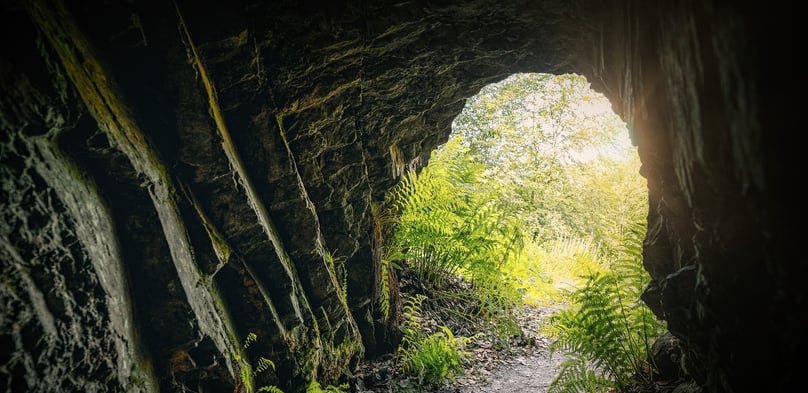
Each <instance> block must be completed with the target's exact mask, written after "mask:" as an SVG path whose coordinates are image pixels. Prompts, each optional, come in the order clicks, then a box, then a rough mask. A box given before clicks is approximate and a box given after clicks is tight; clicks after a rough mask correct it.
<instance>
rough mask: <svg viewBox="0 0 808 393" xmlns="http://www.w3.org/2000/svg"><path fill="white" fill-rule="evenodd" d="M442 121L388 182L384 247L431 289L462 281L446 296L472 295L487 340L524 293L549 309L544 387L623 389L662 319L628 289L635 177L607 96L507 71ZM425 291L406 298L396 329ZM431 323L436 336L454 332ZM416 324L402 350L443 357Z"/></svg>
mask: <svg viewBox="0 0 808 393" xmlns="http://www.w3.org/2000/svg"><path fill="white" fill-rule="evenodd" d="M452 127H453V134H452V136H451V137H450V139H449V141H448V142H447V143H446V144H445V145H444V146H442V147H441V148H439V149H438V150H437V151H435V152H434V153H433V155H432V157H431V159H430V162H429V165H428V166H427V167H426V168H424V169H423V171H421V172H420V173H419V174H415V173H409V174H408V175H406V177H405V179H403V181H402V182H401V184H400V185H399V187H398V188H397V189H396V190H395V192H393V193H392V194H391V197H390V200H389V201H388V202H389V205H390V206H391V207H390V208H391V209H393V210H394V211H395V212H396V214H395V215H396V216H397V217H398V221H397V223H396V226H395V235H394V241H393V242H391V243H392V244H389V245H388V250H387V259H386V260H388V261H394V264H396V265H401V267H402V268H405V269H410V270H411V271H412V272H413V274H414V275H415V276H416V277H417V280H418V282H420V283H422V284H423V285H429V286H431V287H432V288H434V291H435V292H436V293H440V292H441V291H442V289H441V288H448V287H449V286H450V285H449V283H450V282H456V281H457V280H460V281H461V282H462V283H465V284H463V285H460V288H461V290H460V291H459V292H458V290H457V289H454V290H453V291H455V292H453V294H452V295H451V296H449V295H445V296H446V297H452V298H463V299H466V300H467V301H469V299H471V300H470V301H473V302H475V304H476V306H475V307H474V308H473V309H474V310H476V311H475V312H476V313H477V314H476V315H472V316H471V317H472V318H474V319H475V320H476V321H482V323H483V324H484V325H485V326H486V328H485V329H483V330H484V331H485V332H486V334H489V335H491V336H493V337H498V338H499V341H498V342H505V343H507V342H508V340H507V337H509V336H512V335H513V334H515V333H514V332H517V331H519V326H518V324H517V323H516V322H515V319H516V315H518V314H519V312H520V310H523V307H525V306H527V307H552V308H553V309H556V310H558V312H556V313H554V314H553V316H552V317H550V318H548V320H547V321H546V323H545V325H544V327H543V332H544V334H546V335H547V336H549V337H552V338H553V340H554V344H553V346H552V348H551V349H553V350H555V351H558V352H561V353H565V354H567V355H568V359H567V360H565V361H564V363H562V364H561V366H560V367H559V369H558V374H557V376H556V378H555V380H554V382H553V384H552V385H551V389H550V391H557V392H567V391H570V392H571V391H579V390H580V389H584V390H586V391H605V390H608V389H612V388H617V389H623V388H626V387H627V386H629V385H630V384H632V383H637V380H642V379H643V378H645V377H644V376H643V374H642V370H643V369H644V366H645V364H644V362H645V361H646V360H645V359H646V353H647V351H648V347H649V345H650V343H651V342H652V341H651V340H652V339H654V338H655V337H657V336H659V335H660V334H661V333H662V331H663V330H662V325H661V324H660V323H659V322H657V321H656V319H654V317H653V315H652V314H651V313H650V312H649V311H648V309H647V308H646V307H645V306H644V305H643V304H642V303H641V302H640V300H639V297H640V294H641V293H642V291H643V290H644V288H645V285H647V283H648V280H649V277H648V275H647V274H646V272H645V271H644V270H643V269H642V262H641V260H642V259H641V249H642V248H641V245H642V239H643V237H644V234H645V215H646V209H647V205H646V204H647V191H646V184H645V180H644V179H643V178H642V177H640V176H639V165H640V163H639V158H638V157H637V152H636V149H635V148H634V147H633V146H632V144H631V141H630V140H629V132H628V130H627V129H626V126H625V124H624V123H623V121H622V120H621V119H620V118H619V117H618V116H617V115H615V114H614V112H613V111H612V110H611V105H610V104H609V102H608V101H607V100H606V98H605V97H603V96H602V95H601V94H599V93H597V92H595V91H593V90H591V89H590V86H589V83H588V82H587V81H586V79H585V78H583V77H581V76H578V75H559V76H556V75H549V74H517V75H513V76H511V77H509V78H507V79H505V80H504V81H502V82H500V83H497V84H493V85H489V86H487V87H485V88H483V89H482V90H481V91H480V93H479V94H477V95H476V96H474V97H472V98H470V99H468V101H467V103H466V106H465V109H464V110H463V112H462V113H461V114H460V115H459V116H458V117H457V118H456V119H455V121H454V123H453V125H452ZM462 288H465V289H462ZM463 291H466V292H463ZM443 292H444V293H448V292H450V291H449V290H448V289H446V290H443ZM419 296H420V295H419ZM424 301H425V297H418V298H417V302H412V301H411V302H409V303H407V305H406V306H407V307H408V308H407V307H405V311H407V312H405V316H407V315H410V316H411V318H409V317H408V318H407V321H408V322H407V325H406V326H408V328H409V329H410V330H408V331H411V332H412V331H415V326H416V325H417V324H416V325H413V322H412V321H420V308H421V307H422V303H423V302H424ZM416 306H417V307H416ZM434 307H439V305H435V306H434ZM447 308H451V307H447ZM415 311H418V312H415ZM412 315H415V316H414V317H412ZM442 328H445V330H444V331H443V332H438V333H435V334H436V335H437V339H440V340H442V341H440V342H442V343H445V342H450V341H451V342H452V343H455V342H457V343H460V342H465V341H462V340H463V339H464V338H462V337H455V336H454V335H453V333H452V331H451V330H450V329H449V328H448V327H446V326H442ZM419 337H420V336H417V335H411V336H408V337H407V340H405V343H404V344H402V350H401V353H402V354H403V355H402V356H403V358H404V361H406V362H409V363H406V364H410V365H411V366H410V367H411V369H412V370H421V371H419V372H424V371H423V370H429V369H432V367H433V366H430V365H426V364H423V363H418V362H417V361H421V360H422V359H427V358H429V359H440V358H442V357H440V356H435V355H434V354H430V355H429V356H427V355H425V354H424V353H423V351H424V349H423V348H426V344H425V343H426V338H425V337H422V338H419ZM430 337H431V338H430V340H433V341H430V342H434V340H436V338H435V337H436V336H435V335H433V336H430ZM419 340H420V341H419ZM495 341H496V339H495ZM422 346H423V347H422ZM429 347H430V348H436V347H435V345H434V344H433V345H431V346H429ZM438 348H450V349H453V348H455V344H451V345H443V344H442V345H441V346H439V347H438ZM458 350H459V349H458ZM452 353H453V354H455V353H454V352H452ZM455 355H456V354H455ZM453 356H454V355H453ZM445 358H447V359H448V358H452V357H449V356H448V355H447V356H446V357H445ZM457 359H460V358H457ZM413 361H416V363H412V362H413ZM461 363H462V362H460V360H457V361H456V362H454V363H453V367H454V368H446V367H444V366H446V365H445V364H442V363H441V364H439V366H440V367H438V365H434V367H437V368H436V370H441V372H440V373H433V374H435V375H437V376H436V377H434V378H433V379H436V380H438V379H440V378H451V377H452V376H453V375H454V373H456V372H457V373H459V372H462V367H461V366H460V365H461ZM412 364H417V366H412ZM430 375H431V374H430ZM418 377H419V381H422V379H423V377H424V375H419V376H418ZM648 377H649V378H650V376H648Z"/></svg>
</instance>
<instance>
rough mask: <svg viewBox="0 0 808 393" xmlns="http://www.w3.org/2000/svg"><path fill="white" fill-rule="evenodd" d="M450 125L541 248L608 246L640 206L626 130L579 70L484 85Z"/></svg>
mask: <svg viewBox="0 0 808 393" xmlns="http://www.w3.org/2000/svg"><path fill="white" fill-rule="evenodd" d="M452 128H453V130H454V133H455V135H458V136H459V137H461V138H462V139H460V143H461V144H463V146H465V147H467V148H468V149H469V151H470V154H471V156H472V157H473V159H474V160H475V162H478V163H480V164H482V165H484V166H485V168H486V171H485V175H484V177H486V178H488V179H490V180H489V182H491V181H495V182H496V183H497V184H498V187H497V188H498V189H499V190H500V191H499V193H500V199H501V200H502V201H503V203H504V204H507V205H509V206H510V207H509V209H511V210H512V211H518V212H519V216H520V219H521V221H522V225H523V230H524V232H525V233H526V234H529V235H530V237H531V238H532V239H534V240H536V241H537V242H538V243H539V244H542V243H544V242H546V241H550V240H557V239H560V238H563V237H575V238H582V239H583V238H589V237H590V236H594V238H595V241H597V242H605V243H607V244H604V245H603V246H604V251H610V249H608V248H607V247H606V246H610V245H611V244H610V241H611V239H619V231H618V232H615V231H613V230H612V229H613V228H618V227H619V222H620V221H622V222H623V223H624V224H625V223H627V222H631V219H632V218H633V217H630V216H631V214H629V213H630V212H631V211H640V212H641V211H642V206H643V205H642V204H643V203H644V202H645V198H644V195H645V192H644V191H643V187H644V184H643V182H642V179H640V178H639V177H638V176H637V168H638V162H637V159H636V153H634V154H633V156H634V158H633V159H631V158H629V157H631V156H632V154H631V153H632V151H631V148H630V146H629V144H628V141H627V139H626V138H625V135H627V134H628V131H627V130H626V128H625V125H624V123H623V122H622V121H621V120H620V118H619V117H617V116H616V115H615V114H614V113H613V112H612V111H611V108H610V107H609V105H608V101H606V100H605V98H603V97H602V96H600V95H599V94H597V93H595V92H593V91H591V90H590V89H589V84H588V83H587V81H586V79H585V78H583V77H581V76H579V75H557V76H556V75H548V74H517V75H513V76H511V77H510V78H507V79H505V80H504V81H502V82H500V83H497V84H493V85H489V86H486V87H485V88H483V89H482V90H481V91H480V93H479V94H477V95H476V96H474V97H472V98H470V99H469V100H468V101H467V102H466V107H465V108H464V109H463V112H461V114H460V115H459V116H458V117H457V118H456V119H455V121H454V123H453V124H452ZM621 133H622V135H621ZM619 136H623V138H622V139H618V137H619ZM627 158H628V159H627ZM632 209H633V210H632ZM615 224H617V226H615ZM615 234H618V237H616V238H615V237H613V235H615Z"/></svg>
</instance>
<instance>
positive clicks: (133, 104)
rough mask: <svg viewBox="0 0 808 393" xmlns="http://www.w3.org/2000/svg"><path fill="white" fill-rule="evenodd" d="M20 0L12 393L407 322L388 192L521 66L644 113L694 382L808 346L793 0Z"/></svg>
mask: <svg viewBox="0 0 808 393" xmlns="http://www.w3.org/2000/svg"><path fill="white" fill-rule="evenodd" d="M3 9H4V12H3V15H2V17H1V18H2V21H3V23H2V26H3V27H2V28H3V34H2V36H3V40H4V47H6V48H9V49H8V51H9V53H13V54H14V55H13V56H11V57H9V58H5V57H4V59H3V60H2V61H1V62H0V65H2V67H0V81H2V88H3V91H4V93H3V96H2V101H0V108H2V115H3V121H2V128H3V133H2V135H3V139H2V140H0V144H2V146H3V148H2V149H0V157H2V162H3V166H2V170H3V172H2V173H3V175H2V181H3V184H4V187H3V189H2V194H3V198H0V204H2V211H3V212H4V218H3V220H2V232H0V235H2V248H0V250H1V252H2V261H3V265H2V269H3V270H2V272H3V279H4V286H3V287H2V290H0V298H1V299H2V302H3V304H4V308H3V318H2V321H3V322H2V323H0V328H1V329H2V332H1V333H2V337H1V338H0V340H2V343H3V345H2V347H3V356H2V358H1V359H0V362H3V364H2V369H3V370H5V371H3V377H4V379H3V381H5V382H4V383H5V384H6V388H7V389H10V390H17V389H26V388H28V389H33V390H37V389H38V390H46V389H47V388H46V387H47V386H60V387H62V388H63V389H64V390H81V389H85V388H87V386H92V387H93V388H94V389H97V390H99V391H104V390H109V391H116V390H121V389H128V390H144V391H154V390H157V389H158V387H162V389H163V390H167V391H170V390H172V389H177V388H176V386H177V385H180V386H197V385H198V386H203V387H206V388H207V389H214V390H215V389H219V390H221V389H225V388H230V387H232V386H234V385H238V384H240V381H239V379H238V371H237V370H238V369H239V368H243V367H242V363H241V362H242V360H244V359H249V360H250V361H257V360H258V358H259V357H260V356H267V357H269V358H271V360H273V362H275V363H276V365H277V371H276V372H275V373H274V375H269V374H267V375H262V376H258V380H259V382H261V383H267V384H275V383H277V384H280V385H281V386H282V387H284V388H285V389H288V390H287V391H297V390H300V389H301V386H303V385H304V382H305V381H308V380H311V379H319V380H323V381H325V382H327V381H330V380H334V379H335V378H337V377H338V376H339V375H340V374H341V372H342V371H343V370H344V369H346V368H348V367H349V366H350V364H352V363H353V362H355V361H356V359H358V358H359V357H361V356H363V354H364V353H365V352H366V351H367V352H372V351H374V350H375V348H376V347H377V346H379V345H380V344H381V341H383V340H384V337H385V334H384V331H385V329H387V328H389V325H390V324H389V323H385V321H379V320H378V315H377V313H376V312H375V310H376V308H377V306H378V305H376V304H375V303H374V302H375V301H376V299H377V298H378V293H377V292H378V286H377V285H375V284H376V283H377V282H378V281H379V279H380V277H379V274H378V269H377V266H378V261H375V262H374V255H375V254H374V246H378V244H379V242H380V241H383V238H382V237H380V235H381V234H382V233H383V232H381V231H377V230H374V212H373V205H374V202H375V201H379V200H380V198H381V197H382V196H383V195H384V192H385V191H386V190H388V189H389V188H390V187H391V186H392V185H393V184H395V182H396V173H398V172H399V171H398V170H397V168H400V167H401V166H406V165H417V164H418V162H419V160H420V161H421V162H425V159H426V157H427V156H428V153H429V151H430V150H431V149H433V148H434V147H435V146H437V145H438V144H439V143H441V142H442V141H444V140H445V139H446V137H447V136H448V133H449V124H450V123H451V120H452V119H453V118H454V117H455V116H456V115H457V113H458V112H459V111H460V109H461V108H462V106H463V100H464V99H465V98H466V97H469V96H471V95H473V94H474V93H476V91H478V90H479V89H480V88H481V87H482V86H484V85H485V84H488V83H491V82H493V81H497V80H500V79H502V78H504V77H506V76H508V75H510V74H513V73H516V72H544V73H568V72H574V73H579V74H582V75H585V76H586V77H587V79H588V80H589V81H590V82H591V83H592V84H593V85H594V86H595V87H596V89H597V90H599V91H602V92H603V93H604V94H605V95H606V96H607V97H608V98H609V99H610V100H611V102H612V105H613V107H614V109H615V111H616V113H618V114H619V115H620V116H621V117H623V118H624V119H625V120H626V122H627V123H628V124H629V128H630V129H631V130H632V133H633V137H634V139H635V140H636V141H637V144H638V147H639V151H640V155H641V158H642V161H643V170H642V174H643V176H645V177H646V178H647V179H648V182H649V191H650V195H649V207H650V213H649V218H648V220H649V233H648V236H647V238H646V244H645V264H646V267H647V269H648V270H649V272H650V273H651V274H652V276H653V277H654V282H653V283H652V286H651V287H650V288H649V290H648V291H647V292H646V301H647V302H648V303H649V304H651V305H652V307H653V309H654V311H655V312H656V313H658V314H659V315H661V316H664V317H665V319H666V320H667V321H668V322H669V325H670V329H671V331H672V332H674V333H675V334H676V335H677V336H679V337H680V338H682V339H683V341H685V342H686V343H687V344H688V346H689V348H690V350H691V351H692V356H691V357H690V359H692V360H693V361H694V363H693V364H692V365H691V369H690V370H691V373H692V374H693V375H694V377H696V379H697V381H698V382H699V383H701V384H703V385H705V386H708V387H709V389H710V390H714V391H743V390H745V389H746V388H747V387H749V386H755V385H756V383H759V381H761V380H765V381H767V382H768V383H767V386H769V387H771V388H774V389H777V388H788V387H792V386H793V385H794V384H796V378H797V373H798V372H799V371H798V370H801V369H802V368H804V367H803V366H804V365H805V360H802V359H803V357H802V356H800V355H801V354H802V352H804V350H805V344H804V340H803V339H802V337H801V335H800V332H801V331H804V330H805V327H806V320H805V315H808V313H807V312H806V309H805V307H806V306H805V301H804V289H802V287H801V286H800V285H799V277H801V273H802V272H803V271H804V268H803V267H802V266H800V265H799V264H790V263H788V262H786V261H788V260H789V259H788V255H790V254H789V253H788V252H787V251H789V249H788V247H791V245H793V244H798V242H797V241H795V240H796V236H797V235H796V233H795V232H794V231H791V230H790V225H789V224H790V223H791V221H792V219H793V217H792V213H791V211H790V206H792V205H793V202H794V197H791V195H792V194H791V193H790V188H789V183H788V182H787V181H786V179H787V178H788V177H787V176H786V175H785V174H787V173H788V170H789V169H790V168H791V164H792V163H791V162H790V160H789V159H790V158H791V157H794V155H793V154H792V153H793V152H794V151H792V150H788V149H785V146H783V143H782V142H780V140H779V139H778V138H776V137H775V136H772V134H773V133H771V132H766V130H768V129H769V128H772V129H785V128H787V127H789V126H791V125H793V124H798V123H797V122H796V120H798V118H797V115H796V114H798V113H799V108H797V105H796V101H792V100H790V99H788V97H786V96H784V95H783V94H781V93H780V92H779V90H778V86H784V85H788V84H789V82H791V81H790V80H789V78H788V77H786V76H784V75H783V73H782V72H780V70H781V68H784V67H787V65H788V62H787V60H788V59H782V57H781V56H779V55H780V53H778V52H777V51H776V50H775V49H774V48H773V47H772V46H768V45H766V44H767V43H769V42H771V41H776V42H782V41H783V40H788V39H790V37H794V36H796V35H794V34H790V33H793V32H790V31H789V30H788V29H789V28H791V27H790V26H794V25H795V24H792V23H787V22H789V21H791V19H790V18H788V17H786V15H781V14H778V13H777V12H778V11H775V10H769V9H764V10H759V9H757V8H753V7H751V6H747V5H735V6H730V5H726V4H723V3H722V2H718V1H715V2H706V3H701V4H688V3H670V2H643V1H623V2H618V3H610V4H605V3H602V2H595V1H585V0H582V1H576V2H566V1H529V0H524V1H515V2H508V3H507V4H503V3H502V2H490V1H485V0H480V1H472V2H464V3H462V4H455V3H452V2H435V3H429V2H422V1H409V2H400V3H387V2H366V1H351V0H345V1H340V2H319V1H309V2H302V3H300V2H295V1H289V2H246V1H245V2H233V3H228V4H226V5H225V4H223V3H219V2H213V1H202V2H193V4H191V3H190V2H183V1H178V2H177V3H176V5H175V4H151V5H145V4H139V3H138V4H134V3H122V4H109V3H107V2H102V1H91V2H70V1H68V2H66V3H64V2H62V1H57V0H47V1H46V0H40V1H31V2H13V1H9V2H5V3H4V4H3ZM99 15H102V16H103V17H101V18H99V17H98V16H99ZM780 21H784V22H783V23H780ZM773 22H778V23H776V24H775V23H773ZM783 37H785V38H783ZM792 148H793V147H792ZM797 255H799V254H797ZM346 283H347V290H345V289H344V288H343V287H344V286H345V285H346ZM345 293H347V295H343V294H345ZM750 309H752V310H755V312H754V313H750V312H748V310H750ZM762 315H766V316H768V318H766V317H761V316H762ZM66 332H74V334H68V333H66ZM248 333H256V334H257V335H258V337H259V340H256V342H255V343H254V344H253V345H251V346H250V347H249V348H248V349H246V350H245V349H244V348H243V340H244V337H245V336H247V335H248ZM753 334H754V335H755V336H754V337H753ZM758 335H765V336H766V337H767V340H766V341H762V340H756V339H755V338H756V336H758ZM91 355H97V356H95V357H92V356H91ZM235 355H238V356H235ZM760 358H764V359H768V360H770V362H769V363H767V364H766V365H765V366H760V365H759V364H758V359H760ZM751 369H754V370H755V373H748V372H746V371H747V370H751ZM700 371H701V372H700Z"/></svg>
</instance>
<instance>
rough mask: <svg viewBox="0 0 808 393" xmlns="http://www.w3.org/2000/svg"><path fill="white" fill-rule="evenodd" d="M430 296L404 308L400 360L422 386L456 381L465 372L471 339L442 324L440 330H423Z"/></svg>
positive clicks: (418, 298) (407, 304)
mask: <svg viewBox="0 0 808 393" xmlns="http://www.w3.org/2000/svg"><path fill="white" fill-rule="evenodd" d="M425 298H426V297H424V296H423V295H417V296H415V297H413V298H410V299H408V300H407V301H406V303H405V305H404V307H403V316H404V324H403V326H402V327H403V330H404V337H403V339H402V342H401V346H400V347H399V349H398V363H399V365H401V367H402V368H403V370H404V371H405V372H407V373H408V374H410V375H412V376H414V377H415V378H416V379H417V385H418V387H424V386H428V385H431V384H434V383H439V382H442V381H444V380H452V381H453V380H454V376H455V375H456V374H458V373H461V372H463V368H462V364H463V362H464V361H465V359H466V357H467V354H466V353H464V352H463V348H464V347H465V346H466V345H467V344H468V338H461V337H455V335H454V334H453V333H452V331H451V330H449V328H447V327H446V326H441V327H440V331H438V332H437V333H433V334H429V335H426V334H424V333H423V332H422V330H423V327H422V326H421V306H422V304H423V301H424V299H425Z"/></svg>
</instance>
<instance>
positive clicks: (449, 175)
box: [388, 141, 523, 285]
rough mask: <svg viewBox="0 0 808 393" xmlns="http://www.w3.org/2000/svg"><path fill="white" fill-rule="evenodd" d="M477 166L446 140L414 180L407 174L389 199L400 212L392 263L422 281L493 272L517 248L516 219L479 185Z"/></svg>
mask: <svg viewBox="0 0 808 393" xmlns="http://www.w3.org/2000/svg"><path fill="white" fill-rule="evenodd" d="M482 170H483V167H482V166H481V165H480V164H476V163H474V162H472V161H471V160H470V159H469V157H468V154H467V149H465V148H463V147H462V146H461V145H460V144H459V143H458V142H457V141H450V142H449V143H447V145H446V146H444V148H443V150H442V152H441V154H439V155H438V156H436V157H435V158H433V160H432V164H431V165H430V166H429V167H428V168H426V169H424V170H423V172H421V174H420V175H418V174H416V173H415V172H409V173H408V174H407V175H406V176H405V177H404V178H403V179H402V181H401V183H400V184H399V186H398V187H396V189H395V190H394V192H393V193H392V194H391V196H392V198H393V205H394V206H395V207H396V208H397V211H398V212H399V213H400V215H399V220H398V222H397V225H396V231H395V236H394V242H393V244H392V246H391V250H389V252H388V258H389V259H392V260H407V261H410V262H411V263H412V266H413V268H414V270H415V271H416V273H417V275H418V278H419V279H420V280H421V281H422V282H429V283H432V284H435V285H438V284H441V283H443V282H445V280H446V279H447V278H448V277H450V276H453V275H457V274H464V275H466V276H469V278H471V279H474V278H477V277H478V276H484V275H490V274H491V273H492V272H496V271H497V268H498V267H499V266H500V265H501V264H502V263H503V261H505V260H507V259H508V258H511V257H513V256H515V255H517V254H518V253H519V251H520V250H521V247H522V245H523V239H522V236H521V230H520V227H519V222H518V220H517V219H516V214H515V212H513V211H510V210H508V209H507V208H505V206H502V205H501V204H500V203H499V199H498V198H497V193H496V191H497V190H495V189H487V187H486V186H485V184H483V183H481V179H480V174H481V173H482Z"/></svg>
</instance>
